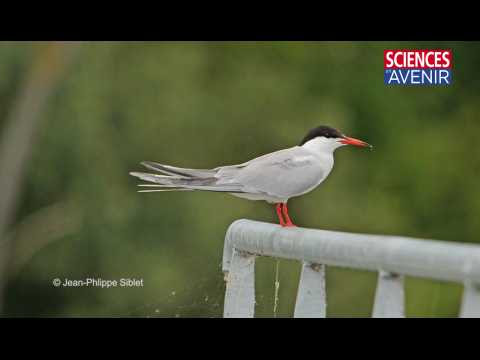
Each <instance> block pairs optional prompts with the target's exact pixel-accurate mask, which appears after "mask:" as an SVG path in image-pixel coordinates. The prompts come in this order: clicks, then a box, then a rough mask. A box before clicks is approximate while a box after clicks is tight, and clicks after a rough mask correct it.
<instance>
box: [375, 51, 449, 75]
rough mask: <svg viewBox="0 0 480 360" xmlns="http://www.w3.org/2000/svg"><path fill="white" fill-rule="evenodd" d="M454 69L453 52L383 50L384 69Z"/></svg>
mask: <svg viewBox="0 0 480 360" xmlns="http://www.w3.org/2000/svg"><path fill="white" fill-rule="evenodd" d="M451 67H452V51H451V50H440V49H435V50H434V49H425V50H409V49H405V50H383V68H384V69H386V70H387V69H389V70H392V69H449V68H451Z"/></svg>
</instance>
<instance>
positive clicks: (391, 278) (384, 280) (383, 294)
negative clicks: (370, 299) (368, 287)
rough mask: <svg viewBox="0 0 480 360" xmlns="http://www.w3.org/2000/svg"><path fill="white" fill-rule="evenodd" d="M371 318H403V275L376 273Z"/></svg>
mask: <svg viewBox="0 0 480 360" xmlns="http://www.w3.org/2000/svg"><path fill="white" fill-rule="evenodd" d="M372 317H374V318H403V317H405V291H404V286H403V275H399V274H393V273H389V272H385V271H382V270H380V271H379V272H378V281H377V289H376V292H375V303H374V305H373V312H372Z"/></svg>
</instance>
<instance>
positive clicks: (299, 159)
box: [130, 125, 372, 227]
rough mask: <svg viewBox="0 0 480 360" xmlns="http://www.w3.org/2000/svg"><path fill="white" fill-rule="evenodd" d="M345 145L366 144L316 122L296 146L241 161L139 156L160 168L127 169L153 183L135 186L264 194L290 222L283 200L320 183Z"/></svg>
mask: <svg viewBox="0 0 480 360" xmlns="http://www.w3.org/2000/svg"><path fill="white" fill-rule="evenodd" d="M345 145H353V146H360V147H369V148H372V145H370V144H367V143H366V142H364V141H362V140H358V139H355V138H352V137H348V136H346V135H344V134H342V133H341V132H340V131H338V130H336V129H334V128H332V127H330V126H323V125H322V126H318V127H316V128H314V129H312V130H310V131H309V132H308V133H307V135H306V136H305V137H304V138H303V140H302V141H301V142H300V144H299V145H297V146H293V147H290V148H287V149H283V150H279V151H275V152H272V153H270V154H266V155H263V156H259V157H257V158H255V159H253V160H250V161H247V162H244V163H242V164H237V165H227V166H219V167H216V168H214V169H188V168H181V167H175V166H170V165H165V164H160V163H156V162H151V161H144V162H142V163H141V164H142V165H143V166H145V167H147V168H148V169H150V170H154V171H157V172H160V173H161V174H152V173H144V172H131V173H130V175H132V176H135V177H137V178H140V179H142V180H144V181H147V182H150V183H154V184H140V185H139V186H146V187H153V188H155V189H150V190H140V192H157V191H195V190H202V191H215V192H225V193H229V194H231V195H234V196H238V197H241V198H245V199H249V200H264V201H267V202H268V203H270V204H275V209H276V213H277V216H278V220H279V223H280V225H281V226H284V227H292V226H295V224H294V223H293V221H292V219H291V218H290V216H289V214H288V207H287V202H288V200H289V199H290V198H292V197H296V196H300V195H303V194H306V193H308V192H310V191H312V190H313V189H315V188H316V187H317V186H318V185H320V184H321V183H322V182H323V181H324V180H325V179H326V178H327V176H328V175H329V174H330V172H331V171H332V168H333V162H334V161H333V153H334V151H335V150H336V149H337V148H339V147H341V146H345Z"/></svg>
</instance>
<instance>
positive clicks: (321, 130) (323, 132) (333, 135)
mask: <svg viewBox="0 0 480 360" xmlns="http://www.w3.org/2000/svg"><path fill="white" fill-rule="evenodd" d="M318 137H324V138H326V139H333V140H334V139H337V141H338V142H339V143H341V144H343V145H355V146H362V147H370V148H372V145H370V144H367V143H366V142H365V141H362V140H358V139H355V138H351V137H348V136H345V135H343V134H342V133H341V132H340V131H338V130H337V129H334V128H332V127H330V126H326V125H321V126H318V127H316V128H314V129H312V130H310V131H309V132H308V133H307V135H306V136H305V137H304V138H303V140H302V142H301V143H300V146H301V145H303V144H305V143H306V142H308V141H310V140H313V139H315V138H318Z"/></svg>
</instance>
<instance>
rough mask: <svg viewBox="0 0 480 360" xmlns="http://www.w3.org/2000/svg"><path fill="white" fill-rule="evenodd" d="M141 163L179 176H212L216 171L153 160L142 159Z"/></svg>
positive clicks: (152, 168)
mask: <svg viewBox="0 0 480 360" xmlns="http://www.w3.org/2000/svg"><path fill="white" fill-rule="evenodd" d="M141 164H142V165H143V166H145V167H146V168H149V169H151V170H155V171H160V172H162V173H164V174H167V175H181V176H187V177H195V178H198V177H200V178H203V177H212V176H213V175H215V173H216V172H217V170H209V169H188V168H181V167H175V166H171V165H165V164H159V163H156V162H153V161H143V162H142V163H141Z"/></svg>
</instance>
